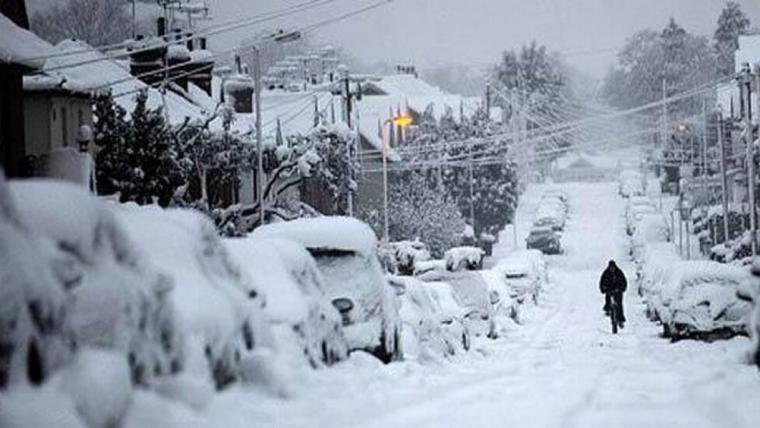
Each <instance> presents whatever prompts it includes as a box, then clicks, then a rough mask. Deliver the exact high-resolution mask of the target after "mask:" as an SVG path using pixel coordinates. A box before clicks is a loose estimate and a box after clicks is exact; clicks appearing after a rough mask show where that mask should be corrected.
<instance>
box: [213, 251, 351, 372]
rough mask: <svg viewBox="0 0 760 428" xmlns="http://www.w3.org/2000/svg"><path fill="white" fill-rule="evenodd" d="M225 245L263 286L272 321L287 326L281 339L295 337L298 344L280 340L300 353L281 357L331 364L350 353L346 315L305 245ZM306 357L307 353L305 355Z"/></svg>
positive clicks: (245, 269)
mask: <svg viewBox="0 0 760 428" xmlns="http://www.w3.org/2000/svg"><path fill="white" fill-rule="evenodd" d="M225 245H226V246H227V248H229V250H230V252H231V254H232V256H233V258H234V259H235V260H236V261H237V263H238V264H239V265H240V266H241V267H242V269H243V271H245V272H247V273H248V275H249V276H250V277H251V278H252V279H253V283H254V285H255V287H256V289H258V290H261V291H262V292H263V293H264V294H265V296H266V301H267V304H266V306H265V308H264V312H265V313H266V315H267V317H268V319H269V321H270V322H272V323H274V324H276V325H281V324H283V325H285V326H286V327H287V328H284V329H283V333H284V334H285V336H283V335H282V334H280V335H275V340H276V341H278V342H281V341H283V340H289V339H292V340H294V341H296V342H297V343H296V344H292V345H295V346H288V345H287V344H284V343H280V344H279V348H280V350H281V351H284V350H285V349H288V348H295V350H296V355H290V356H280V358H287V359H288V360H289V361H290V360H293V359H297V360H300V361H301V362H309V363H310V364H311V365H312V366H314V367H317V366H319V365H325V364H326V365H329V364H332V363H334V362H336V361H339V360H342V359H344V358H346V356H347V354H348V345H347V343H346V339H345V337H344V335H343V328H342V325H341V318H340V314H339V313H338V312H337V311H336V309H335V308H334V307H333V306H332V304H331V302H330V300H329V299H328V298H327V296H326V295H325V288H326V285H325V280H324V278H323V277H322V274H321V273H320V272H319V270H318V268H317V265H316V263H315V261H314V259H313V258H312V257H311V255H310V254H309V253H308V252H307V251H306V250H305V249H304V248H303V247H302V246H301V245H299V244H297V243H296V242H293V241H287V240H281V239H254V238H242V239H227V240H225ZM304 357H305V358H304Z"/></svg>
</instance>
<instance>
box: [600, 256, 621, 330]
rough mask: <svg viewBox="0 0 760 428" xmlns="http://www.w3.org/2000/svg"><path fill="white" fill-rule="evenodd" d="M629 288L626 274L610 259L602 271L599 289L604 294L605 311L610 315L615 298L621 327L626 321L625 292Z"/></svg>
mask: <svg viewBox="0 0 760 428" xmlns="http://www.w3.org/2000/svg"><path fill="white" fill-rule="evenodd" d="M627 288H628V281H627V280H626V279H625V274H624V273H623V271H622V270H620V268H619V267H618V266H617V264H615V261H614V260H610V263H609V264H608V265H607V269H605V270H604V272H602V277H601V279H599V291H601V292H602V294H604V312H605V313H606V314H607V315H609V314H610V307H611V306H612V300H611V299H615V303H616V307H617V310H618V312H617V316H618V317H617V318H618V320H619V321H620V327H621V328H622V327H623V323H624V322H625V313H624V311H623V293H625V291H626V289H627Z"/></svg>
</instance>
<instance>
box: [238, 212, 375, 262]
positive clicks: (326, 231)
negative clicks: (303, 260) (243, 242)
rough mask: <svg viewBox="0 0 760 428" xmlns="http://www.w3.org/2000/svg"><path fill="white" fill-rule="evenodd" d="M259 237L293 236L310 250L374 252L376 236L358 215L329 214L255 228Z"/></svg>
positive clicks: (281, 237)
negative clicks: (356, 217)
mask: <svg viewBox="0 0 760 428" xmlns="http://www.w3.org/2000/svg"><path fill="white" fill-rule="evenodd" d="M251 236H252V237H254V238H258V239H267V238H270V239H290V240H293V241H296V242H298V243H299V244H301V245H303V246H304V247H306V248H309V249H322V250H342V251H355V252H357V253H362V254H371V253H372V252H373V251H375V247H376V246H377V237H376V236H375V232H373V231H372V229H370V227H369V226H368V225H367V224H366V223H364V222H361V221H359V220H357V219H355V218H351V217H341V216H328V217H316V218H302V219H298V220H293V221H286V222H282V223H273V224H268V225H266V226H263V227H260V228H258V229H256V230H254V231H253V233H252V234H251Z"/></svg>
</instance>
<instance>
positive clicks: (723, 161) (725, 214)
mask: <svg viewBox="0 0 760 428" xmlns="http://www.w3.org/2000/svg"><path fill="white" fill-rule="evenodd" d="M718 146H719V148H720V178H721V180H720V185H721V188H722V189H723V192H722V198H721V201H722V202H723V242H726V241H728V240H729V238H730V237H729V236H728V231H729V229H728V179H727V177H726V147H725V143H724V142H723V113H720V112H719V113H718Z"/></svg>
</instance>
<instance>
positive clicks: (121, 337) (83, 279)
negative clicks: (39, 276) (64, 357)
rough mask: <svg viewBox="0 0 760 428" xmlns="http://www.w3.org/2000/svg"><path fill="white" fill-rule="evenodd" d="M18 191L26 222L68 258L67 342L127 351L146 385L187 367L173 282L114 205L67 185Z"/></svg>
mask: <svg viewBox="0 0 760 428" xmlns="http://www.w3.org/2000/svg"><path fill="white" fill-rule="evenodd" d="M10 188H11V193H12V194H13V196H14V199H15V200H16V201H17V206H18V211H19V213H20V215H21V217H22V218H23V219H24V222H25V223H26V224H27V225H29V227H30V228H31V229H33V230H35V231H37V232H39V233H41V234H42V235H44V236H45V237H46V238H48V239H49V240H50V241H52V242H53V243H54V244H55V246H56V247H57V248H58V249H59V250H60V252H62V253H63V254H65V255H66V257H67V259H68V263H69V264H68V268H67V269H68V272H67V275H68V276H69V278H70V280H69V283H68V284H67V285H68V287H69V288H70V293H69V294H70V296H71V299H69V300H67V301H66V303H65V316H66V324H67V334H66V339H67V340H69V341H70V342H71V343H72V345H73V346H74V347H85V346H91V347H99V348H106V349H112V350H115V351H118V352H121V353H122V355H123V356H124V358H125V359H127V360H128V362H129V366H130V369H131V375H132V380H133V381H134V382H135V383H138V384H146V383H149V382H150V380H151V379H152V378H153V377H155V376H162V375H167V374H170V373H174V372H177V371H178V370H180V369H181V368H182V363H181V358H182V355H181V354H182V349H181V334H180V333H179V331H178V328H177V325H176V320H175V315H174V306H173V304H172V302H171V300H170V298H169V295H170V294H171V293H170V292H171V289H172V284H171V281H170V280H169V278H168V277H166V276H165V275H162V274H160V273H158V272H157V271H156V270H155V268H154V267H153V265H152V264H151V263H150V262H149V261H148V259H147V258H146V255H145V253H144V252H142V251H139V250H138V248H137V246H135V245H134V244H135V243H134V242H133V241H132V239H131V238H130V236H128V234H127V232H126V230H125V229H124V227H123V226H122V224H121V223H120V222H119V221H118V220H117V218H116V217H115V216H114V215H113V213H112V212H111V210H110V207H109V206H108V205H107V204H106V203H104V202H102V201H100V200H98V199H97V198H96V197H94V196H93V195H91V194H90V193H89V192H87V190H86V189H85V188H83V187H80V186H75V185H73V184H69V183H64V182H57V181H52V180H25V181H15V182H11V184H10ZM53 295H55V294H53Z"/></svg>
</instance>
